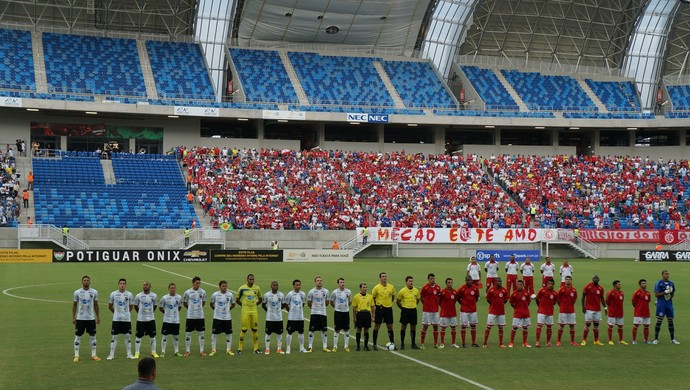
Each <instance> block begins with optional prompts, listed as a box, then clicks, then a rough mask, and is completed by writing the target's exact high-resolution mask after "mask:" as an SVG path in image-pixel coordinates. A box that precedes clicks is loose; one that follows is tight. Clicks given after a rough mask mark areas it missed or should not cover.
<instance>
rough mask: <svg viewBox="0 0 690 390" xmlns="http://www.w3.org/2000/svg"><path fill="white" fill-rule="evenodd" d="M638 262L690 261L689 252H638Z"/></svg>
mask: <svg viewBox="0 0 690 390" xmlns="http://www.w3.org/2000/svg"><path fill="white" fill-rule="evenodd" d="M639 260H640V261H690V251H640V258H639Z"/></svg>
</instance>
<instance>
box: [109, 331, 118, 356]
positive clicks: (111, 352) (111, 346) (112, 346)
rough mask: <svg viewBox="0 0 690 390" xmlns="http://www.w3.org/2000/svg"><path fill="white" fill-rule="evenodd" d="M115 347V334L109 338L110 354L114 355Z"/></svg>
mask: <svg viewBox="0 0 690 390" xmlns="http://www.w3.org/2000/svg"><path fill="white" fill-rule="evenodd" d="M115 348H117V335H114V336H113V337H111V338H110V355H108V356H115Z"/></svg>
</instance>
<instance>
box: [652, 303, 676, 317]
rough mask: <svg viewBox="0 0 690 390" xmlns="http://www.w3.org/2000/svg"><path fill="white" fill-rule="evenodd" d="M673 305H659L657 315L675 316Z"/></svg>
mask: <svg viewBox="0 0 690 390" xmlns="http://www.w3.org/2000/svg"><path fill="white" fill-rule="evenodd" d="M673 314H674V313H673V306H666V305H658V304H657V306H656V316H657V317H664V316H666V317H668V318H673Z"/></svg>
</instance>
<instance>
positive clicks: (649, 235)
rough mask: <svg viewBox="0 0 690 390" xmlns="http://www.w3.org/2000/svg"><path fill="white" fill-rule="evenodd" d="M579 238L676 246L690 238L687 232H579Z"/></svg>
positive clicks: (592, 240)
mask: <svg viewBox="0 0 690 390" xmlns="http://www.w3.org/2000/svg"><path fill="white" fill-rule="evenodd" d="M580 237H582V238H583V239H585V240H587V241H591V242H616V243H618V242H653V243H659V242H661V244H664V245H670V244H677V243H679V242H681V241H684V240H686V239H687V238H688V237H690V232H688V231H687V230H581V231H580Z"/></svg>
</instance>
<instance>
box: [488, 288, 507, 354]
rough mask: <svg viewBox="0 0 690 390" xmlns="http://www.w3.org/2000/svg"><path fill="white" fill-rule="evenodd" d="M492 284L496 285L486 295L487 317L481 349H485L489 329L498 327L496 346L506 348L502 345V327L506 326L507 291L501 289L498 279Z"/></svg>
mask: <svg viewBox="0 0 690 390" xmlns="http://www.w3.org/2000/svg"><path fill="white" fill-rule="evenodd" d="M494 282H495V283H496V284H495V285H494V286H493V287H491V288H490V289H489V291H488V292H487V293H486V300H487V302H489V315H488V316H487V319H486V330H485V331H484V345H483V347H484V348H486V347H487V344H486V342H487V341H488V340H489V334H490V333H491V327H493V326H494V325H498V345H499V346H500V347H501V348H505V347H506V346H505V344H503V327H504V326H505V325H506V308H505V304H506V302H508V290H506V289H505V288H504V287H503V280H501V278H500V277H499V278H495V279H494Z"/></svg>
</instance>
